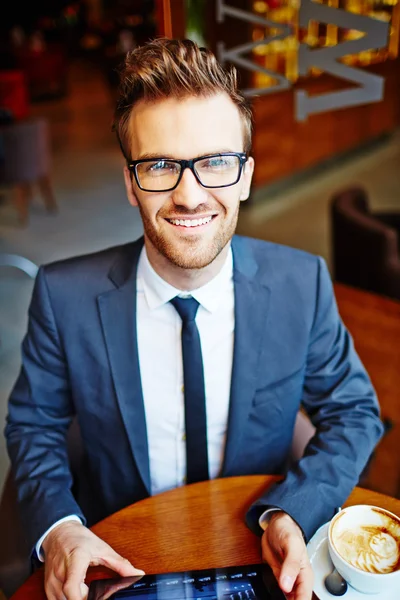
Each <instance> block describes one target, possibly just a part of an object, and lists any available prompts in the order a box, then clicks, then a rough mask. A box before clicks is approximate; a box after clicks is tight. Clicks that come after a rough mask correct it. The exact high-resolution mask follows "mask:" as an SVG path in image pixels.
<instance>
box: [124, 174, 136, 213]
mask: <svg viewBox="0 0 400 600" xmlns="http://www.w3.org/2000/svg"><path fill="white" fill-rule="evenodd" d="M124 180H125V189H126V195H127V196H128V200H129V204H131V205H132V206H138V204H139V203H138V200H137V198H136V194H135V192H134V188H133V176H132V174H131V172H130V170H129V169H128V167H127V166H126V165H125V166H124Z"/></svg>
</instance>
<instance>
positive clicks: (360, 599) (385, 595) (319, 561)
mask: <svg viewBox="0 0 400 600" xmlns="http://www.w3.org/2000/svg"><path fill="white" fill-rule="evenodd" d="M307 550H308V556H309V558H310V561H311V565H312V568H313V571H314V593H315V595H316V596H317V597H318V598H319V600H334V599H335V598H343V600H368V599H370V600H399V597H400V594H399V590H392V591H390V592H381V593H380V594H362V593H361V592H357V590H355V589H354V588H352V587H351V586H349V587H348V590H347V592H346V593H345V594H344V595H343V596H332V594H330V593H329V592H328V590H327V589H326V587H325V584H324V579H325V577H326V576H327V575H328V573H330V572H331V571H332V569H333V564H332V561H331V558H330V556H329V550H328V523H325V525H322V527H320V528H319V529H318V531H316V532H315V534H314V535H313V537H312V538H311V540H310V541H309V542H308V544H307Z"/></svg>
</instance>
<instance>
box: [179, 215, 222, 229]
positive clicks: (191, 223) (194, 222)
mask: <svg viewBox="0 0 400 600" xmlns="http://www.w3.org/2000/svg"><path fill="white" fill-rule="evenodd" d="M211 219H212V216H209V217H204V219H168V221H169V222H170V223H172V225H180V226H181V227H198V226H199V225H206V224H207V223H209V222H210V221H211Z"/></svg>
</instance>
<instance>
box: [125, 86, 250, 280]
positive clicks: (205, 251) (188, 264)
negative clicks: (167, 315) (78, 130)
mask: <svg viewBox="0 0 400 600" xmlns="http://www.w3.org/2000/svg"><path fill="white" fill-rule="evenodd" d="M129 134H130V140H131V157H132V160H139V159H145V158H154V157H156V158H161V157H165V158H169V159H186V160H189V159H192V158H197V157H199V156H206V155H210V154H216V153H219V152H242V151H243V129H242V121H241V118H240V115H239V111H238V109H237V108H236V106H235V105H234V104H233V102H232V101H231V99H230V98H229V96H227V95H225V94H223V93H221V94H217V95H215V96H212V97H210V98H197V97H189V98H186V99H184V100H176V99H167V100H160V101H158V102H152V103H149V102H144V101H143V102H140V103H138V104H137V105H136V106H135V107H134V109H133V111H132V114H131V118H130V123H129ZM253 168H254V162H253V159H252V158H249V160H248V161H247V163H246V164H245V167H244V169H243V171H242V175H241V178H240V179H239V181H238V183H236V184H235V185H232V186H230V187H226V188H213V189H211V188H204V187H203V186H202V185H201V184H200V183H198V181H197V180H196V178H195V176H194V174H193V173H192V172H191V171H190V169H185V171H184V173H183V175H182V179H181V180H180V183H179V185H178V187H177V188H176V189H174V190H172V191H169V192H145V191H143V190H141V189H140V188H139V187H138V186H137V184H136V181H135V179H134V178H133V177H132V176H131V174H130V172H129V171H128V169H127V168H126V167H125V171H124V175H125V184H126V189H127V194H128V198H129V201H130V203H131V204H132V205H133V206H138V207H139V210H140V214H141V217H142V220H143V228H144V235H145V242H146V249H147V252H148V255H149V258H150V260H151V259H152V257H153V258H154V259H155V260H157V259H159V258H160V257H164V258H166V259H167V260H168V261H169V262H170V263H172V264H174V265H176V266H178V267H181V268H184V269H199V268H203V267H205V266H207V265H209V264H210V263H212V262H213V260H214V259H215V258H216V257H217V256H218V255H219V254H220V252H221V251H222V250H223V248H224V247H225V246H226V245H227V243H228V242H229V240H230V239H231V238H232V236H233V234H234V232H235V229H236V224H237V219H238V212H239V204H240V201H242V200H246V199H247V198H248V196H249V191H250V183H251V178H252V174H253ZM177 221H179V223H177ZM183 221H184V223H183ZM188 221H190V223H191V224H192V225H191V226H188V225H189V223H188ZM194 221H196V222H197V224H196V225H194V226H193V222H194Z"/></svg>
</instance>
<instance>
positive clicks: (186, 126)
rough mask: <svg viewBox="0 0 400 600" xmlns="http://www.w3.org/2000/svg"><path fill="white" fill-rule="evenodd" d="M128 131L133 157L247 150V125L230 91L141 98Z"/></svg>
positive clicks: (188, 156) (192, 155)
mask: <svg viewBox="0 0 400 600" xmlns="http://www.w3.org/2000/svg"><path fill="white" fill-rule="evenodd" d="M128 135H129V140H130V147H131V156H132V159H133V160H137V159H138V158H143V157H145V156H146V155H151V156H166V157H173V158H186V159H188V158H194V157H196V156H201V155H203V154H209V153H213V152H221V151H232V152H240V151H242V150H243V125H242V119H241V116H240V113H239V110H238V108H237V107H236V106H235V104H234V103H233V102H232V100H231V99H230V98H229V96H228V95H227V94H224V93H220V94H215V95H213V96H211V97H208V98H198V97H193V96H190V97H188V98H184V99H176V98H168V99H163V100H159V101H157V102H145V101H141V102H138V104H137V105H135V106H134V108H133V109H132V113H131V115H130V119H129V126H128Z"/></svg>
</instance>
